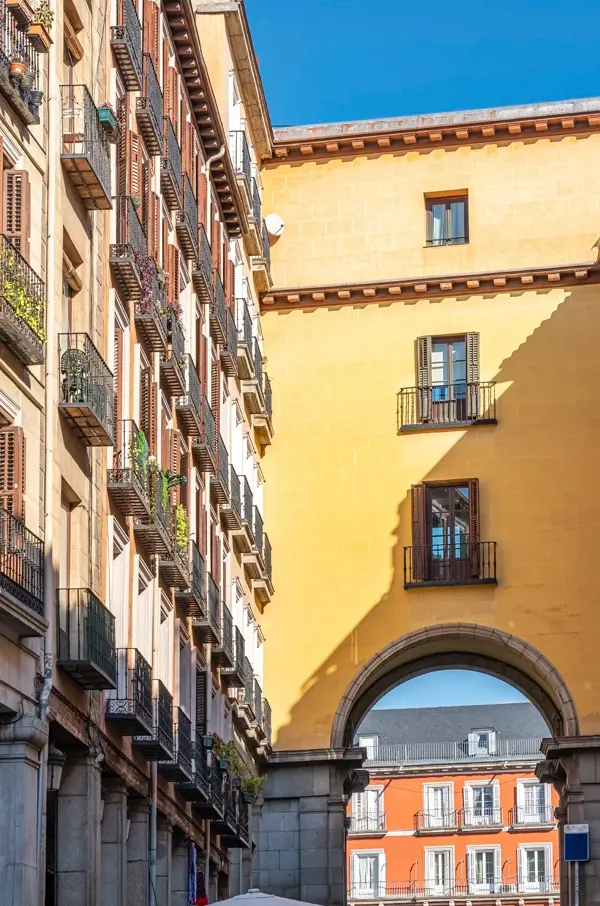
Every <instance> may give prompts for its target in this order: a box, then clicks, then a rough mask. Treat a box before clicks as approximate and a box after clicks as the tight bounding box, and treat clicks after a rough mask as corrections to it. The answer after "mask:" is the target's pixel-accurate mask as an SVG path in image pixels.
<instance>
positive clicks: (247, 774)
mask: <svg viewBox="0 0 600 906" xmlns="http://www.w3.org/2000/svg"><path fill="white" fill-rule="evenodd" d="M213 740H214V743H213V752H214V753H215V755H216V756H217V757H218V758H219V761H226V762H227V765H228V769H229V776H230V777H231V778H232V781H234V779H235V778H238V779H239V782H237V781H236V782H234V783H233V785H234V786H235V787H239V788H241V791H242V795H243V797H244V802H246V804H247V805H253V804H254V803H255V802H257V801H258V799H259V797H260V794H261V792H262V788H263V787H264V785H265V783H266V782H267V778H266V775H263V776H262V777H257V776H256V775H255V774H253V773H252V771H251V769H250V766H249V765H248V764H246V762H245V761H244V759H243V758H242V757H241V755H240V753H239V752H238V748H237V746H236V744H235V742H233V741H231V742H224V740H222V739H221V737H220V736H217V734H216V733H214V734H213Z"/></svg>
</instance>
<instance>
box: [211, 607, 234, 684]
mask: <svg viewBox="0 0 600 906" xmlns="http://www.w3.org/2000/svg"><path fill="white" fill-rule="evenodd" d="M219 635H220V638H219V641H218V642H217V644H216V646H215V647H214V648H213V649H212V661H213V664H214V665H215V666H217V667H220V668H221V669H225V670H231V668H232V667H233V665H234V650H233V617H232V616H231V611H230V610H229V608H228V606H227V604H225V603H223V605H222V607H221V632H220V634H219Z"/></svg>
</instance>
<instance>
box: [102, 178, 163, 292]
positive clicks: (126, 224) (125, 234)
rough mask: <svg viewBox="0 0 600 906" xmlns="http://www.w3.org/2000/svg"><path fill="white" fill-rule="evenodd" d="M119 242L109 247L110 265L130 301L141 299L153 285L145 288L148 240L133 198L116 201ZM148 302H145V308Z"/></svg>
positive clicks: (123, 197)
mask: <svg viewBox="0 0 600 906" xmlns="http://www.w3.org/2000/svg"><path fill="white" fill-rule="evenodd" d="M116 226H117V229H116V240H117V241H116V242H114V243H111V246H110V264H111V266H112V268H113V271H114V273H115V275H116V277H117V279H118V280H119V283H120V284H121V288H122V290H123V292H124V294H125V296H126V297H127V298H128V299H142V295H144V296H145V295H146V290H147V291H152V288H153V287H154V284H152V286H148V287H146V286H144V290H145V292H144V294H143V293H142V279H144V283H145V279H146V278H142V271H144V270H147V268H146V262H147V261H148V241H147V239H146V233H145V232H144V228H143V226H142V224H141V222H140V218H139V217H138V215H137V208H136V206H135V205H134V203H133V201H132V199H131V196H130V195H120V196H119V197H118V198H117V199H116ZM145 305H146V302H144V307H145Z"/></svg>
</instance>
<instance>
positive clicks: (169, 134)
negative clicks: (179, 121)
mask: <svg viewBox="0 0 600 906" xmlns="http://www.w3.org/2000/svg"><path fill="white" fill-rule="evenodd" d="M160 188H161V191H162V194H163V195H164V197H165V198H166V200H167V203H168V205H169V209H170V210H171V211H172V210H173V209H174V208H181V207H182V205H183V175H182V171H181V149H180V147H179V142H178V141H177V136H176V135H175V130H174V129H173V125H172V123H171V118H170V117H168V116H165V117H164V150H163V156H162V160H161V162H160Z"/></svg>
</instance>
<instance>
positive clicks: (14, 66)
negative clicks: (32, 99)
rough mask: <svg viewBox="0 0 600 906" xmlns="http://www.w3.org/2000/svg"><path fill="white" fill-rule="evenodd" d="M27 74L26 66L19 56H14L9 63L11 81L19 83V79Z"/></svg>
mask: <svg viewBox="0 0 600 906" xmlns="http://www.w3.org/2000/svg"><path fill="white" fill-rule="evenodd" d="M26 72H27V64H26V63H25V60H24V59H23V58H22V57H21V55H20V54H14V55H13V56H12V57H11V61H10V77H11V79H12V80H13V81H15V82H17V83H20V82H21V79H22V78H23V76H24V75H25V73H26Z"/></svg>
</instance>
